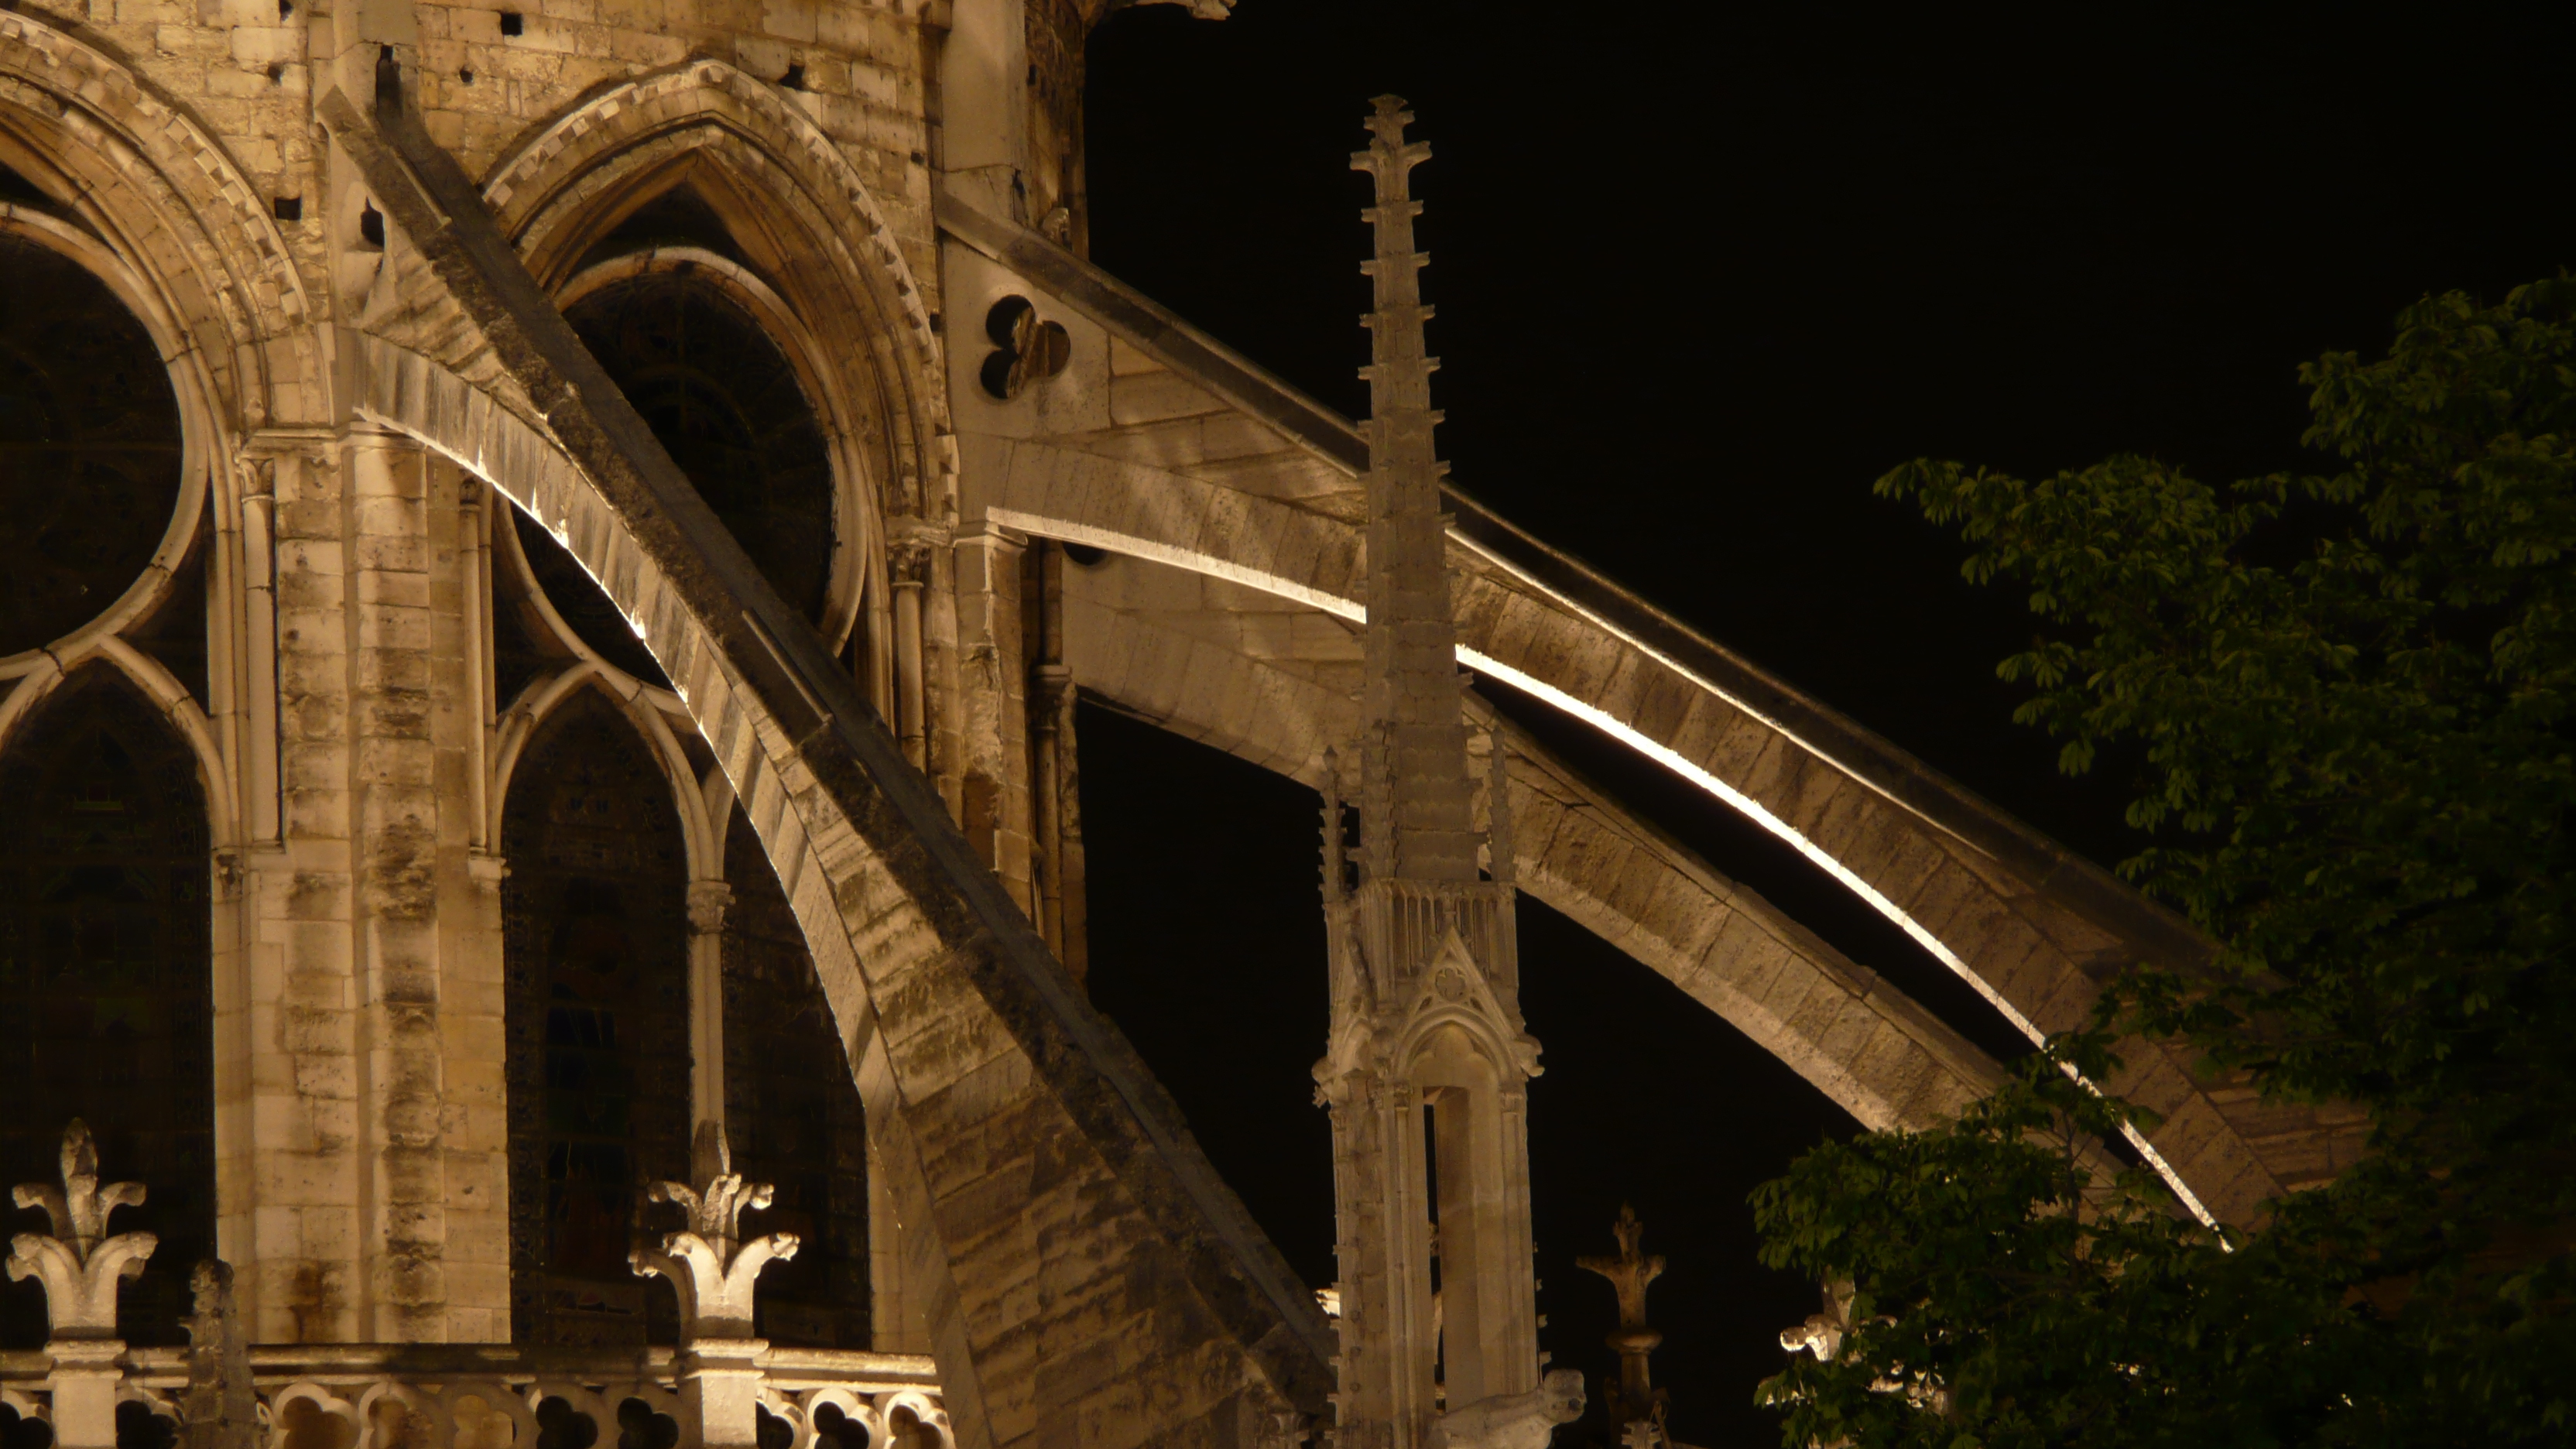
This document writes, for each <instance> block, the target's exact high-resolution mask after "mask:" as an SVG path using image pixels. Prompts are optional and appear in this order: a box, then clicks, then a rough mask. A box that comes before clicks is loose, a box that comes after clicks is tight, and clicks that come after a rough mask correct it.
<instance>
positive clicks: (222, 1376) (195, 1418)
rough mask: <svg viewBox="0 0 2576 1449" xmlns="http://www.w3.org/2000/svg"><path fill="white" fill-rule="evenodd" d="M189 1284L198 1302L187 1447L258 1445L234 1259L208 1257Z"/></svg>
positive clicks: (192, 1328)
mask: <svg viewBox="0 0 2576 1449" xmlns="http://www.w3.org/2000/svg"><path fill="white" fill-rule="evenodd" d="M188 1287H189V1289H190V1290H191V1291H192V1292H193V1293H194V1294H195V1298H196V1307H195V1309H194V1311H193V1312H192V1313H191V1314H190V1315H189V1318H188V1388H187V1392H186V1395H185V1397H184V1398H183V1399H182V1400H181V1401H180V1409H181V1412H180V1422H181V1423H182V1425H184V1427H183V1428H182V1430H181V1431H180V1434H181V1438H180V1442H181V1444H182V1446H184V1449H259V1444H260V1441H261V1439H262V1438H263V1437H264V1436H263V1435H262V1433H261V1430H260V1423H259V1399H258V1396H257V1394H256V1393H255V1392H254V1391H253V1389H252V1387H251V1376H250V1347H249V1345H248V1344H246V1343H244V1342H243V1341H242V1327H241V1304H240V1301H239V1300H238V1299H237V1298H236V1297H235V1296H234V1294H233V1270H232V1265H231V1264H229V1263H226V1262H224V1261H223V1260H222V1259H220V1258H208V1259H206V1260H205V1261H204V1262H201V1263H199V1264H198V1265H197V1270H196V1272H195V1273H193V1274H191V1275H190V1276H189V1279H188Z"/></svg>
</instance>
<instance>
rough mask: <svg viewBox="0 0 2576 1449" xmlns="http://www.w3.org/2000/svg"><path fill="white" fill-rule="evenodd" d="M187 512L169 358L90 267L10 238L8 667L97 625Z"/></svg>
mask: <svg viewBox="0 0 2576 1449" xmlns="http://www.w3.org/2000/svg"><path fill="white" fill-rule="evenodd" d="M178 498H179V405H178V399H177V397H176V395H175V394H174V393H173V392H172V391H171V388H170V374H169V372H168V370H167V369H165V368H164V367H163V366H162V365H161V353H160V349H159V348H156V347H154V346H153V345H152V337H151V334H149V333H147V332H145V331H144V330H143V324H142V323H140V322H138V321H136V320H135V318H134V314H132V313H130V312H128V311H126V310H125V307H124V306H123V304H121V303H119V302H118V301H117V300H116V297H115V294H114V293H112V292H110V291H109V290H108V288H107V284H106V283H104V282H102V281H100V280H99V279H98V278H97V277H96V276H93V275H92V274H91V273H90V272H89V271H88V269H86V268H84V267H82V266H81V265H80V264H79V263H78V262H75V261H73V260H72V259H70V258H69V257H66V256H64V255H62V254H61V253H59V252H56V251H54V250H52V249H51V248H48V247H42V246H39V245H37V244H36V243H34V242H32V241H29V240H27V239H26V238H24V237H18V236H12V235H9V234H7V233H5V232H0V517H5V518H7V519H8V520H9V523H8V526H7V527H5V528H0V654H14V653H16V652H18V651H20V650H22V649H32V648H34V647H36V646H37V645H40V644H43V643H46V642H48V641H50V640H53V639H58V638H60V637H62V636H63V635H65V634H68V633H70V632H71V631H72V630H74V629H76V628H78V627H80V626H81V625H82V624H84V623H86V622H88V621H89V620H90V619H92V618H94V617H96V616H97V615H98V614H99V613H100V612H101V611H102V610H104V609H105V608H106V607H107V606H108V605H109V604H112V603H114V602H115V601H116V599H117V597H118V596H119V595H120V594H123V593H124V592H125V589H126V586H127V585H129V584H131V583H133V582H134V579H135V577H136V575H138V574H140V573H142V572H143V568H144V566H145V565H146V564H149V563H150V562H151V561H152V555H153V552H154V550H156V549H158V548H159V547H160V544H161V537H162V535H163V533H165V532H166V531H167V530H168V529H169V526H170V511H171V509H172V508H173V507H174V506H175V505H176V504H177V502H178Z"/></svg>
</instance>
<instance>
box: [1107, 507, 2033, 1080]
mask: <svg viewBox="0 0 2576 1449" xmlns="http://www.w3.org/2000/svg"><path fill="white" fill-rule="evenodd" d="M1203 604H1204V605H1206V606H1207V609H1208V612H1209V613H1213V612H1215V611H1216V610H1219V609H1222V610H1228V611H1240V612H1237V613H1235V615H1234V617H1236V618H1238V619H1240V618H1243V617H1245V616H1246V615H1258V614H1259V613H1260V612H1261V611H1263V610H1264V609H1268V610H1272V611H1276V612H1275V613H1273V615H1272V618H1271V620H1270V621H1269V622H1273V623H1275V622H1277V615H1278V614H1284V613H1286V610H1284V609H1282V608H1280V606H1279V604H1278V603H1277V601H1275V600H1269V599H1264V598H1262V597H1261V596H1259V595H1258V594H1255V593H1253V591H1251V590H1250V589H1248V588H1242V589H1229V590H1227V591H1226V593H1224V594H1223V595H1219V596H1216V597H1207V596H1205V595H1203V594H1202V591H1201V588H1200V587H1199V586H1198V584H1197V581H1195V580H1190V581H1188V582H1187V583H1186V584H1184V583H1183V582H1182V576H1181V575H1179V574H1178V573H1177V572H1176V571H1174V570H1171V569H1169V568H1166V567H1164V566H1161V565H1154V564H1147V563H1144V562H1141V561H1138V560H1132V559H1123V558H1118V557H1115V556H1113V557H1111V558H1109V559H1106V560H1104V561H1103V562H1102V563H1101V564H1099V565H1098V566H1095V567H1092V568H1086V569H1078V570H1067V571H1066V587H1065V605H1066V614H1067V617H1066V621H1065V622H1066V628H1065V635H1066V663H1067V664H1068V666H1069V667H1070V668H1071V669H1072V671H1073V674H1074V677H1075V678H1077V679H1079V680H1081V681H1082V686H1083V688H1084V689H1085V690H1086V691H1088V692H1090V693H1091V694H1093V695H1094V696H1096V697H1098V698H1100V699H1102V700H1104V701H1106V702H1107V703H1108V704H1110V705H1111V706H1112V707H1114V708H1116V709H1119V710H1121V711H1123V712H1126V713H1129V714H1132V715H1135V716H1137V717H1139V718H1142V719H1145V720H1147V721H1150V722H1152V723H1154V724H1155V725H1157V726H1159V727H1161V728H1163V729H1167V730H1171V731H1173V732H1175V733H1178V734H1181V735H1184V736H1187V737H1189V738H1192V739H1196V740H1198V741H1200V742H1201V743H1203V744H1207V745H1211V746H1214V747H1216V748H1218V749H1222V750H1225V751H1227V752H1228V753H1231V754H1233V755H1235V756H1237V757H1239V758H1241V759H1244V760H1246V761H1248V762H1250V763H1252V764H1256V765H1260V766H1262V767H1263V768H1265V769H1269V770H1272V771H1275V772H1277V773H1279V774H1283V775H1286V776H1288V777H1289V778H1291V779H1295V780H1297V781H1298V782H1300V783H1302V784H1305V785H1308V786H1317V785H1320V784H1321V782H1322V779H1323V763H1322V757H1323V751H1324V749H1325V747H1326V746H1327V745H1330V744H1333V743H1334V742H1336V741H1344V740H1347V739H1349V738H1350V736H1351V735H1352V733H1353V732H1354V731H1355V730H1356V728H1357V721H1358V714H1357V709H1356V707H1355V705H1354V703H1353V701H1352V699H1351V697H1350V694H1349V692H1348V691H1347V690H1345V689H1342V688H1339V687H1337V686H1338V685H1339V684H1340V683H1341V682H1342V681H1340V680H1337V679H1334V678H1331V677H1329V676H1328V675H1327V674H1326V673H1325V671H1326V669H1328V668H1329V665H1328V664H1322V663H1320V662H1319V661H1321V660H1328V659H1329V657H1330V654H1331V652H1332V650H1333V648H1334V644H1333V641H1331V640H1329V639H1326V640H1323V641H1321V642H1320V646H1319V647H1315V648H1310V649H1308V650H1306V651H1304V652H1303V653H1302V654H1299V655H1296V656H1295V657H1290V658H1284V659H1283V658H1280V657H1277V656H1276V655H1275V654H1274V655H1272V656H1270V657H1261V656H1257V655H1256V654H1254V653H1253V652H1251V651H1250V650H1248V649H1246V648H1244V647H1243V645H1242V640H1243V639H1244V638H1245V637H1246V636H1252V637H1260V638H1265V639H1275V638H1276V637H1277V636H1278V635H1280V634H1282V633H1291V632H1293V631H1290V630H1280V629H1276V628H1258V629H1244V630H1241V631H1230V630H1226V629H1222V628H1215V627H1205V628H1192V627H1191V625H1193V624H1202V623H1212V622H1213V621H1212V620H1210V619H1208V618H1207V617H1206V615H1205V614H1196V613H1195V611H1198V610H1199V609H1200V608H1201V607H1202V605H1203ZM1336 632H1338V631H1336ZM1469 709H1470V714H1471V720H1472V722H1473V724H1474V726H1475V727H1476V728H1478V729H1480V730H1483V731H1485V732H1487V733H1488V734H1489V736H1490V737H1491V738H1492V739H1493V742H1494V744H1495V745H1496V746H1498V747H1500V748H1502V749H1504V750H1505V751H1506V752H1507V754H1508V756H1509V764H1508V777H1509V779H1510V782H1511V790H1512V796H1511V819H1512V831H1511V834H1512V839H1513V843H1514V847H1515V848H1514V855H1515V857H1516V859H1515V864H1516V866H1517V872H1516V873H1517V875H1518V884H1519V886H1520V889H1521V890H1522V891H1523V892H1525V893H1526V894H1528V895H1531V896H1534V897H1536V898H1537V899H1538V900H1540V901H1542V902H1544V903H1546V904H1547V905H1548V906H1550V907H1552V908H1553V909H1555V910H1557V911H1559V912H1560V913H1562V914H1564V915H1566V916H1568V917H1570V918H1571V919H1573V920H1574V921H1576V922H1578V923H1579V924H1581V925H1583V926H1584V927H1586V928H1587V929H1589V930H1591V931H1592V932H1593V933H1594V934H1596V935H1598V936H1600V937H1601V938H1602V939H1603V940H1605V941H1608V942H1609V943H1610V944H1612V945H1614V946H1616V947H1618V948H1619V949H1620V950H1622V951H1624V952H1626V953H1627V954H1628V955H1630V956H1631V957H1633V958H1635V959H1636V960H1637V961H1639V962H1640V963H1642V964H1643V965H1645V966H1646V967H1648V968H1649V969H1651V970H1654V971H1655V972H1657V973H1659V974H1661V975H1662V976H1664V977H1665V978H1666V979H1667V980H1670V981H1671V982H1672V983H1673V984H1674V985H1676V986H1678V987H1680V988H1681V989H1682V990H1683V991H1684V992H1686V993H1688V994H1689V995H1690V996H1691V997H1692V998H1693V999H1695V1000H1697V1001H1698V1002H1700V1003H1701V1004H1702V1005H1704V1006H1706V1007H1707V1008H1708V1009H1709V1010H1711V1011H1713V1012H1715V1013H1716V1014H1717V1015H1719V1016H1720V1017H1722V1018H1724V1019H1725V1020H1726V1021H1727V1022H1729V1023H1730V1024H1732V1025H1733V1026H1735V1027H1736V1028H1737V1029H1738V1030H1740V1031H1742V1032H1743V1033H1744V1034H1745V1035H1746V1036H1747V1037H1750V1038H1751V1039H1752V1040H1753V1041H1754V1042H1755V1043H1756V1044H1758V1045H1759V1046H1761V1047H1762V1048H1763V1049H1764V1050H1767V1051H1769V1052H1770V1053H1771V1054H1772V1055H1774V1056H1776V1057H1778V1058H1779V1059H1780V1060H1781V1061H1783V1062H1785V1063H1787V1064H1788V1065H1789V1066H1790V1067H1791V1068H1792V1069H1793V1070H1795V1071H1796V1072H1797V1073H1798V1074H1799V1075H1800V1076H1802V1077H1804V1078H1805V1079H1806V1080H1807V1081H1808V1082H1809V1083H1811V1084H1812V1085H1813V1086H1814V1087H1815V1088H1816V1089H1817V1090H1818V1091H1820V1092H1822V1093H1824V1094H1825V1095H1826V1096H1827V1097H1829V1098H1831V1099H1832V1100H1833V1101H1834V1102H1835V1103H1836V1104H1837V1105H1839V1106H1841V1107H1842V1108H1843V1110H1845V1111H1847V1112H1849V1113H1851V1115H1852V1116H1853V1117H1854V1118H1856V1119H1857V1120H1858V1121H1859V1122H1860V1123H1861V1125H1862V1126H1864V1127H1868V1128H1871V1129H1890V1128H1895V1129H1903V1130H1908V1131H1919V1130H1922V1129H1924V1128H1928V1127H1931V1126H1933V1125H1935V1124H1936V1123H1938V1122H1940V1121H1942V1120H1943V1119H1945V1118H1947V1117H1950V1116H1953V1115H1955V1114H1956V1113H1957V1112H1958V1111H1959V1110H1960V1109H1961V1108H1963V1107H1965V1106H1966V1105H1967V1104H1968V1103H1969V1102H1972V1101H1974V1100H1975V1099H1976V1098H1978V1097H1980V1096H1983V1095H1984V1094H1985V1093H1986V1092H1988V1091H1990V1090H1992V1089H1993V1087H1994V1086H1995V1085H1996V1084H1997V1083H1998V1082H2000V1081H2001V1080H2002V1070H2001V1068H1999V1067H1998V1066H1997V1065H1996V1064H1995V1063H1994V1061H1993V1060H1992V1059H1991V1058H1989V1057H1988V1056H1987V1055H1986V1054H1985V1053H1984V1052H1982V1051H1979V1050H1978V1049H1977V1048H1976V1047H1975V1046H1973V1045H1971V1044H1969V1043H1968V1042H1967V1041H1965V1040H1963V1039H1962V1038H1960V1036H1959V1035H1958V1033H1956V1032H1955V1031H1953V1030H1951V1029H1950V1028H1948V1027H1947V1026H1945V1025H1944V1024H1942V1023H1941V1022H1940V1021H1939V1020H1938V1019H1936V1018H1934V1017H1933V1016H1932V1015H1931V1014H1930V1013H1928V1012H1926V1011H1924V1010H1923V1009H1922V1008H1921V1007H1920V1006H1917V1005H1916V1004H1915V1003H1914V1002H1912V1001H1911V1000H1909V999H1907V998H1906V997H1905V996H1903V995H1902V994H1901V993H1898V992H1896V991H1894V990H1893V989H1892V988H1890V987H1889V986H1888V985H1887V984H1886V983H1885V982H1884V981H1882V980H1881V979H1880V978H1879V977H1878V976H1877V974H1876V973H1874V972H1872V971H1869V970H1867V969H1866V968H1863V967H1861V966H1859V965H1857V964H1855V963H1853V962H1852V961H1850V960H1849V959H1848V958H1846V957H1844V956H1843V955H1842V953H1841V952H1839V951H1837V950H1835V949H1834V948H1833V947H1832V946H1830V945H1828V944H1826V943H1825V942H1824V941H1822V940H1820V939H1818V938H1817V937H1816V936H1815V935H1814V934H1813V933H1812V932H1809V931H1807V930H1806V929H1804V928H1803V927H1801V926H1800V925H1798V923H1797V922H1796V921H1794V920H1792V919H1790V918H1789V917H1788V916H1787V915H1786V914H1785V913H1783V912H1781V911H1780V910H1778V909H1777V908H1776V907H1774V906H1772V905H1771V904H1770V903H1769V902H1768V901H1765V900H1764V899H1762V897H1761V896H1760V895H1758V894H1756V893H1755V892H1753V891H1751V890H1748V889H1746V888H1744V887H1743V886H1741V885H1739V884H1737V883H1736V882H1734V881H1731V880H1728V879H1727V878H1726V877H1725V876H1724V875H1722V874H1720V873H1719V872H1717V871H1716V870H1715V869H1713V868H1711V867H1710V866H1709V865H1708V864H1707V863H1706V862H1705V861H1702V860H1700V859H1699V858H1698V857H1696V856H1694V855H1693V854H1692V853H1691V852H1690V851H1689V850H1688V848H1686V847H1684V846H1682V845H1681V844H1679V843H1678V842H1676V841H1674V840H1672V839H1670V838H1669V837H1667V836H1666V835H1664V834H1663V832H1661V831H1659V830H1657V829H1656V828H1654V827H1653V826H1652V825H1649V824H1647V823H1645V822H1644V821H1641V820H1639V819H1638V818H1637V817H1636V816H1635V815H1634V814H1632V813H1631V812H1629V811H1628V810H1627V809H1626V808H1625V807H1623V806H1622V805H1620V804H1619V803H1618V802H1617V801H1615V800H1611V799H1609V798H1607V797H1605V796H1603V795H1602V794H1601V793H1600V792H1598V791H1597V790H1595V789H1593V788H1592V787H1591V786H1589V785H1587V784H1586V783H1584V782H1583V781H1582V780H1581V779H1580V778H1579V777H1577V776H1576V775H1575V774H1574V773H1573V772H1572V771H1571V770H1569V769H1567V768H1566V767H1565V766H1564V765H1563V764H1562V763H1561V762H1559V761H1558V760H1557V759H1556V758H1555V757H1554V756H1553V755H1552V754H1551V753H1550V752H1549V751H1548V750H1547V749H1546V748H1545V747H1544V746H1542V745H1541V744H1539V743H1538V741H1536V740H1535V739H1532V738H1530V737H1529V736H1528V735H1527V734H1526V733H1525V732H1523V731H1521V730H1520V729H1518V728H1517V727H1516V726H1514V725H1513V724H1512V723H1511V722H1509V721H1508V720H1505V719H1503V718H1501V717H1500V716H1498V715H1494V714H1492V713H1491V712H1490V711H1489V710H1487V709H1486V708H1485V707H1484V706H1483V704H1482V702H1481V701H1478V700H1475V699H1474V698H1473V697H1472V696H1471V697H1470V700H1469ZM1474 773H1476V774H1478V775H1479V776H1480V777H1481V776H1482V775H1483V771H1482V769H1481V768H1479V769H1478V770H1476V771H1475V772H1474Z"/></svg>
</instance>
